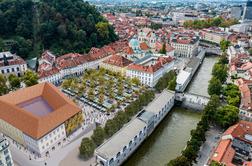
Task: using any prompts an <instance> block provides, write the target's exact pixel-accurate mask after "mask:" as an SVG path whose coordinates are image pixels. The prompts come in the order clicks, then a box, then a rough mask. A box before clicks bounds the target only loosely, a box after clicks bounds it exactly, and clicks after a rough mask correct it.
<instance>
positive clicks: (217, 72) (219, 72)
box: [212, 63, 228, 83]
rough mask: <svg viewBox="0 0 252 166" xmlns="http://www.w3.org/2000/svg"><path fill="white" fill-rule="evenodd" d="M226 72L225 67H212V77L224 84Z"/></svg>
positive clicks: (219, 65)
mask: <svg viewBox="0 0 252 166" xmlns="http://www.w3.org/2000/svg"><path fill="white" fill-rule="evenodd" d="M227 71H228V68H227V66H226V65H223V64H219V63H216V64H215V65H214V67H213V71H212V75H213V76H215V77H216V78H218V79H219V80H220V81H221V82H222V83H224V82H225V81H226V79H227V74H228V73H227Z"/></svg>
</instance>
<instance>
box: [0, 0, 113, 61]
mask: <svg viewBox="0 0 252 166" xmlns="http://www.w3.org/2000/svg"><path fill="white" fill-rule="evenodd" d="M115 40H117V36H116V35H115V33H114V29H113V27H112V26H110V25H109V24H108V22H107V21H106V20H105V19H104V18H103V17H102V16H101V15H100V13H99V12H98V11H97V10H96V9H95V7H94V6H91V5H89V4H88V3H87V2H83V1H82V0H40V1H39V2H35V1H32V0H0V51H4V50H11V51H12V52H16V53H17V54H18V55H20V56H22V57H23V58H28V57H35V56H38V55H39V54H40V53H41V52H42V51H43V50H45V49H50V50H51V51H53V52H54V53H55V54H58V55H60V54H63V53H67V52H78V53H84V52H88V51H89V49H90V48H91V47H93V46H95V47H101V46H103V45H105V44H108V43H110V42H113V41H115Z"/></svg>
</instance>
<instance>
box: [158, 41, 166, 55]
mask: <svg viewBox="0 0 252 166" xmlns="http://www.w3.org/2000/svg"><path fill="white" fill-rule="evenodd" d="M159 53H160V54H166V44H165V43H163V45H162V48H161V50H160V51H159Z"/></svg>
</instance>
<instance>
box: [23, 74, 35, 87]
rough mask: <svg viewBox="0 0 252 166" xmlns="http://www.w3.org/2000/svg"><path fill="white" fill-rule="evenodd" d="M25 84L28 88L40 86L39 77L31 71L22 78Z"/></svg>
mask: <svg viewBox="0 0 252 166" xmlns="http://www.w3.org/2000/svg"><path fill="white" fill-rule="evenodd" d="M22 80H23V82H24V83H25V85H26V87H29V86H33V85H36V84H38V75H37V73H34V72H33V71H31V70H28V71H26V72H25V74H24V75H23V77H22Z"/></svg>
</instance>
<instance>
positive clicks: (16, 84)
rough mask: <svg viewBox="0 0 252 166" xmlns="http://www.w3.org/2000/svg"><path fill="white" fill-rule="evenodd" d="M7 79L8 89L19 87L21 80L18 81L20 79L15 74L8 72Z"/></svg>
mask: <svg viewBox="0 0 252 166" xmlns="http://www.w3.org/2000/svg"><path fill="white" fill-rule="evenodd" d="M8 81H9V84H10V89H11V90H15V89H18V88H20V86H21V81H20V79H19V78H18V77H17V76H16V75H14V74H10V75H9V77H8Z"/></svg>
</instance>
